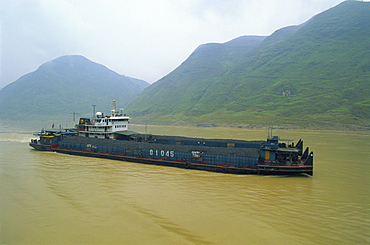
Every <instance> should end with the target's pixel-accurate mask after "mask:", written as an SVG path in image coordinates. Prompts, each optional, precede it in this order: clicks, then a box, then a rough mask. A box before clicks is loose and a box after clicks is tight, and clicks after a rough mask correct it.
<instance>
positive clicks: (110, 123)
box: [78, 100, 130, 139]
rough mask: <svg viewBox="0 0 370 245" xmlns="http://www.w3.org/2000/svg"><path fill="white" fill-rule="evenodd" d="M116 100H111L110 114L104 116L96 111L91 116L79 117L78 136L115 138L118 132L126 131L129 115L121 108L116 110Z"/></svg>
mask: <svg viewBox="0 0 370 245" xmlns="http://www.w3.org/2000/svg"><path fill="white" fill-rule="evenodd" d="M116 103H117V102H116V100H113V107H112V111H111V112H112V114H111V115H109V116H104V114H103V113H102V112H97V113H96V114H95V117H93V118H80V121H79V124H78V133H79V136H84V137H91V138H101V139H116V138H117V135H118V134H120V132H126V131H128V123H129V120H130V117H128V116H126V115H125V114H123V110H120V111H117V104H116Z"/></svg>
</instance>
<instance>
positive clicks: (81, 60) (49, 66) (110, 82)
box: [0, 55, 149, 118]
mask: <svg viewBox="0 0 370 245" xmlns="http://www.w3.org/2000/svg"><path fill="white" fill-rule="evenodd" d="M148 85H149V84H148V83H147V82H145V81H143V80H139V79H135V78H131V77H126V76H123V75H120V74H118V73H116V72H114V71H112V70H109V69H108V68H107V67H105V66H103V65H101V64H97V63H94V62H92V61H90V60H88V59H86V58H85V57H83V56H80V55H67V56H62V57H59V58H57V59H55V60H52V61H50V62H47V63H45V64H43V65H41V66H40V67H39V68H38V69H37V70H36V71H34V72H31V73H28V74H26V75H24V76H22V77H21V78H19V79H18V80H16V81H15V82H13V83H11V84H9V85H7V86H5V87H4V88H3V89H2V90H1V91H0V113H1V114H2V115H3V117H4V115H5V118H9V117H10V118H20V116H21V118H37V117H39V116H50V117H51V116H63V117H64V118H66V117H71V115H69V114H70V113H72V112H76V113H79V114H80V115H85V114H87V113H88V114H89V115H91V114H92V110H93V109H92V105H96V110H97V111H103V112H109V111H110V110H111V103H112V102H111V101H112V99H116V100H117V105H118V106H119V107H124V106H126V105H127V104H128V103H129V102H130V101H131V100H132V99H134V98H135V97H136V96H137V95H138V94H139V93H140V92H141V91H142V90H143V89H144V88H146V87H147V86H148Z"/></svg>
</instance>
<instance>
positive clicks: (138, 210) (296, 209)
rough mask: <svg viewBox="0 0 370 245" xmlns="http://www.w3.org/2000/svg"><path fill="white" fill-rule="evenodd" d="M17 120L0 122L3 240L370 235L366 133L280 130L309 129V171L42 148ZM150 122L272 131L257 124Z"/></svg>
mask: <svg viewBox="0 0 370 245" xmlns="http://www.w3.org/2000/svg"><path fill="white" fill-rule="evenodd" d="M10 128H11V127H5V126H4V125H1V126H0V129H1V132H2V133H1V134H0V154H1V160H0V164H1V168H0V170H1V180H0V181H1V229H0V232H1V233H0V239H1V240H0V243H4V244H40V243H43V244H50V243H52V244H81V243H84V244H121V243H124V244H214V243H216V244H246V243H247V244H366V243H369V223H370V222H369V203H370V202H369V192H368V187H369V179H368V176H369V170H370V169H369V168H370V167H369V160H368V159H369V146H370V144H369V134H368V132H331V131H330V132H329V131H304V132H300V131H288V130H276V132H275V133H277V134H279V135H281V136H282V137H284V138H290V139H294V140H296V141H297V140H298V139H299V138H298V137H302V138H303V139H304V141H305V144H306V146H310V148H311V149H312V150H313V151H314V152H315V173H314V174H315V175H314V177H312V178H311V177H281V176H280V177H276V176H254V175H226V174H220V173H211V172H205V171H194V170H193V171H192V170H185V169H178V168H170V167H162V166H151V165H143V164H137V163H128V162H120V161H112V160H106V159H94V158H85V157H79V156H70V155H63V154H58V153H52V152H38V151H34V150H31V149H30V148H29V147H28V145H27V143H26V142H27V141H28V139H29V138H31V137H32V136H30V135H29V132H32V130H31V131H29V130H27V129H26V130H23V131H22V129H20V130H19V131H17V132H14V130H13V131H12V130H10ZM137 128H138V129H139V130H138V131H140V127H139V126H137ZM150 130H151V133H161V134H176V135H188V136H197V137H214V138H239V139H250V138H252V139H263V138H265V136H266V132H265V131H264V130H260V129H258V130H257V129H255V130H252V129H236V128H230V129H228V128H205V129H204V128H190V127H151V128H150ZM142 131H143V130H142ZM248 136H249V137H248Z"/></svg>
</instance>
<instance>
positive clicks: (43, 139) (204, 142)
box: [30, 101, 313, 176]
mask: <svg viewBox="0 0 370 245" xmlns="http://www.w3.org/2000/svg"><path fill="white" fill-rule="evenodd" d="M129 120H130V118H129V117H128V116H126V115H125V114H123V113H122V112H118V111H117V110H116V102H115V101H113V109H112V113H111V115H109V116H104V115H103V113H101V112H97V113H96V114H95V116H94V117H92V118H80V120H79V124H78V125H77V127H76V128H75V129H63V130H62V129H58V130H57V129H51V130H42V131H41V132H40V133H37V134H35V135H36V136H39V139H32V140H31V142H30V146H31V147H33V148H34V149H36V150H46V151H55V152H59V153H65V154H72V155H80V156H87V157H97V158H106V159H114V160H122V161H130V162H138V163H145V164H155V165H163V166H171V167H179V168H186V169H196V170H206V171H213V172H221V173H231V174H273V175H297V174H304V175H309V176H312V175H313V152H310V151H309V148H308V147H307V148H306V149H305V150H304V151H303V141H302V140H299V141H298V142H297V143H296V144H294V143H293V142H292V141H289V140H282V139H280V137H279V136H272V135H271V134H270V133H269V136H268V138H267V140H265V141H245V140H233V139H204V138H190V137H180V136H164V135H148V134H140V133H136V132H133V131H129V130H128V123H129ZM285 142H287V143H285Z"/></svg>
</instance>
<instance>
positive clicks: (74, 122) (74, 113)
mask: <svg viewBox="0 0 370 245" xmlns="http://www.w3.org/2000/svg"><path fill="white" fill-rule="evenodd" d="M69 114H73V125H72V127H74V126H75V125H76V115H77V114H78V113H77V112H75V111H74V112H72V113H69Z"/></svg>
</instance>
